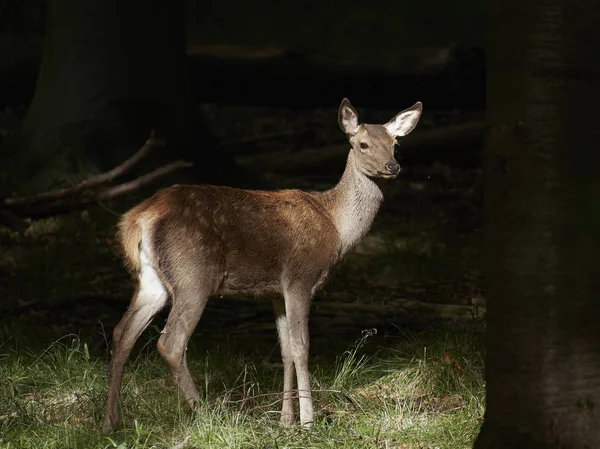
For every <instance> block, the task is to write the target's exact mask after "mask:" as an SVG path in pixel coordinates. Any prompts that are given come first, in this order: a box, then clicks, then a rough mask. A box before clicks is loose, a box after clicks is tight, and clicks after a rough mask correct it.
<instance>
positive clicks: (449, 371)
mask: <svg viewBox="0 0 600 449" xmlns="http://www.w3.org/2000/svg"><path fill="white" fill-rule="evenodd" d="M371 336H372V331H365V332H363V336H362V337H361V338H360V339H359V340H358V341H357V342H356V343H355V344H354V345H352V346H351V347H350V348H349V349H348V350H347V351H345V352H344V353H343V354H342V355H341V356H340V357H338V358H337V359H336V360H335V361H334V362H333V363H332V362H331V361H325V360H316V361H315V363H313V365H312V370H311V371H312V373H313V378H312V386H313V389H314V391H315V393H314V394H315V405H316V410H317V415H316V419H317V422H316V426H315V427H314V428H313V429H310V430H306V429H302V428H300V427H299V426H292V427H290V428H284V427H282V426H280V425H279V423H278V417H279V414H278V411H279V407H280V399H281V398H280V394H279V392H280V388H281V371H282V369H281V367H280V366H279V364H270V363H267V362H266V361H264V357H263V354H259V353H254V354H248V352H240V351H239V349H238V348H236V347H234V346H232V345H231V344H228V343H225V344H224V345H222V346H217V347H216V348H215V347H213V349H212V350H210V352H209V351H203V350H201V349H200V348H199V347H198V346H199V345H197V344H193V345H191V347H190V351H189V353H190V355H189V360H190V367H191V371H192V373H193V375H194V376H195V378H196V381H197V382H198V384H199V386H200V387H201V391H202V393H201V395H202V397H201V402H200V406H199V408H198V410H197V411H196V412H195V413H192V412H190V411H189V410H188V408H187V406H186V405H185V404H184V403H183V402H182V401H181V399H180V398H179V397H178V395H177V393H176V390H175V387H174V385H173V383H172V382H171V380H170V378H169V376H168V373H167V368H166V367H165V364H164V363H163V362H162V360H160V358H159V357H158V355H156V351H155V350H154V343H155V340H156V338H157V337H158V331H157V330H156V329H155V330H153V333H152V337H151V338H149V339H147V340H146V341H147V343H146V344H145V345H144V347H143V348H141V350H140V351H139V352H137V353H136V354H135V355H133V356H132V358H131V362H130V363H129V364H128V365H127V367H126V374H125V379H124V387H123V396H122V407H123V414H124V426H123V428H122V429H121V430H120V431H118V432H117V433H115V434H113V435H111V436H105V435H102V434H101V433H100V431H99V428H98V423H99V422H100V419H101V415H102V411H103V410H102V409H103V404H104V400H105V395H106V385H107V379H106V370H107V363H106V360H105V356H104V355H101V356H99V355H98V354H93V353H90V350H89V348H88V345H87V344H86V343H85V342H83V341H80V340H79V339H78V338H77V337H75V336H70V335H68V336H65V337H64V338H62V339H61V340H59V341H57V342H55V343H54V344H52V345H51V346H50V347H48V348H47V349H45V350H44V351H40V352H27V351H23V350H22V349H20V348H19V342H18V341H15V340H14V339H12V338H11V337H9V336H7V335H6V336H4V337H3V338H2V340H1V342H2V343H1V354H2V355H1V359H0V377H1V378H2V379H4V381H3V382H2V384H1V387H0V388H1V391H0V397H1V398H2V402H1V404H0V435H1V439H0V441H1V443H0V447H2V448H29V447H31V448H34V447H35V448H55V447H56V448H59V447H69V448H89V447H102V448H122V449H125V448H150V447H157V448H161V447H164V448H170V447H173V446H174V445H175V444H176V443H177V442H179V441H182V440H183V439H184V438H185V437H186V436H190V440H189V443H188V446H186V447H199V448H283V447H287V448H292V447H294V448H296V447H307V448H308V447H310V448H313V447H314V448H320V447H344V448H354V447H356V448H363V447H364V448H367V447H368V448H466V447H470V445H471V444H472V441H473V440H474V438H475V436H476V434H477V431H478V429H479V426H480V424H481V420H482V417H483V410H484V399H483V398H484V383H483V368H482V365H483V363H482V355H483V354H482V344H481V342H480V341H479V337H476V336H474V335H472V334H471V333H469V332H467V331H451V330H446V331H440V332H431V333H426V334H405V335H404V336H403V337H402V338H400V339H399V340H398V341H397V342H396V344H394V345H392V346H391V347H388V348H385V349H381V348H379V349H378V348H375V347H374V345H373V344H371V343H370V342H369V340H370V337H371Z"/></svg>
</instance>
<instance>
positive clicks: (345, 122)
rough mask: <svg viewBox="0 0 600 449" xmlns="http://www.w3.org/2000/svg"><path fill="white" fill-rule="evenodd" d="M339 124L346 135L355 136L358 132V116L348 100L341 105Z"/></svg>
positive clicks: (345, 99) (344, 100)
mask: <svg viewBox="0 0 600 449" xmlns="http://www.w3.org/2000/svg"><path fill="white" fill-rule="evenodd" d="M338 123H339V124H340V128H342V131H344V132H345V133H346V134H349V135H351V136H353V135H355V134H356V133H357V132H358V114H357V113H356V110H355V109H354V108H353V107H352V105H351V104H350V101H348V99H347V98H344V99H343V100H342V104H340V109H339V111H338Z"/></svg>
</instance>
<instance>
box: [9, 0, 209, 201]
mask: <svg viewBox="0 0 600 449" xmlns="http://www.w3.org/2000/svg"><path fill="white" fill-rule="evenodd" d="M183 12H184V8H183V2H182V1H172V2H150V3H149V2H145V1H143V0H128V1H121V0H103V1H91V2H89V1H86V2H82V1H80V0H51V1H50V3H49V6H48V23H47V27H46V37H45V42H44V52H43V58H42V64H41V68H40V73H39V76H38V82H37V86H36V90H35V94H34V98H33V100H32V103H31V105H30V106H29V109H28V111H27V114H26V117H25V119H24V122H23V125H22V129H21V133H20V142H19V145H20V146H21V148H23V151H16V152H15V153H17V154H13V155H12V156H13V157H14V159H15V160H14V161H13V162H14V163H13V164H12V165H13V166H14V167H16V168H17V169H19V168H21V170H18V176H17V177H16V179H18V180H20V181H27V180H29V182H28V187H29V189H30V190H40V189H43V188H47V187H48V186H50V185H51V184H53V183H55V182H56V181H58V180H59V178H61V177H63V178H64V177H65V174H68V173H73V172H77V171H80V170H81V169H82V168H83V169H84V170H85V169H86V168H90V167H85V165H84V166H83V167H82V162H84V163H88V162H91V163H92V164H91V165H92V168H96V167H97V168H99V169H102V170H105V169H107V168H109V167H112V166H114V165H116V164H118V163H119V162H120V161H122V160H124V159H125V158H126V157H128V156H129V155H131V154H132V153H133V152H134V151H135V150H136V149H137V148H139V147H140V145H141V144H142V143H143V142H144V141H145V140H146V139H147V138H148V136H149V133H150V131H151V130H152V129H156V130H157V133H158V134H159V135H160V136H161V137H164V138H165V140H166V141H167V148H168V153H171V154H167V152H164V153H163V154H156V155H154V162H155V163H156V162H159V161H160V162H163V163H164V162H165V160H166V159H172V158H173V155H172V153H173V151H176V152H177V153H179V155H183V156H184V157H188V156H189V157H191V158H192V159H195V161H196V162H201V163H200V164H196V165H197V166H198V168H202V167H207V166H208V167H211V169H210V170H205V171H204V173H203V174H204V175H209V174H211V173H215V170H214V165H215V164H214V163H213V159H216V158H214V157H212V156H213V155H214V154H215V153H216V152H214V153H213V152H209V151H205V150H208V149H211V148H210V147H211V146H213V145H215V142H214V141H212V140H211V138H210V135H209V133H207V132H206V130H205V129H203V128H202V126H201V124H198V123H194V119H195V115H196V114H195V110H194V105H193V104H191V102H189V95H188V92H189V90H188V85H187V79H186V78H187V71H186V57H185V46H186V42H185V30H184V15H183ZM194 128H196V129H195V130H194V132H192V130H193V129H194ZM198 135H200V139H198V137H197V136H198ZM197 140H201V141H202V143H203V147H204V148H203V149H202V150H200V151H199V150H198V149H196V150H195V151H189V149H190V148H192V147H193V146H194V144H195V143H198V142H197ZM206 147H208V148H206ZM209 156H210V157H209Z"/></svg>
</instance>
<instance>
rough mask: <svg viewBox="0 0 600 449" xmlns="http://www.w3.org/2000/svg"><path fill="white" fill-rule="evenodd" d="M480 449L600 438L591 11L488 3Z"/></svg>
mask: <svg viewBox="0 0 600 449" xmlns="http://www.w3.org/2000/svg"><path fill="white" fill-rule="evenodd" d="M491 3H492V8H491V28H490V41H489V45H488V54H489V59H488V84H487V86H488V97H487V105H488V121H489V131H488V132H489V134H488V140H487V150H486V153H487V154H486V181H485V182H486V189H485V195H486V196H485V214H486V224H485V226H486V230H485V249H486V253H487V256H486V260H487V267H486V270H487V274H486V278H487V284H488V340H487V353H488V358H487V364H486V376H487V410H486V413H485V419H484V424H483V427H482V429H481V433H480V435H479V438H478V439H477V441H476V443H475V448H481V449H483V448H486V449H489V448H494V449H497V448H498V449H499V448H511V449H514V448H525V447H527V448H559V447H560V448H563V449H566V448H595V447H600V426H599V425H598V423H599V421H600V330H599V329H600V327H599V323H600V307H598V299H599V298H598V295H599V294H600V276H599V273H598V270H599V268H600V251H599V248H600V234H599V231H598V230H599V229H600V214H599V212H598V211H599V210H600V201H599V199H598V198H600V195H599V193H600V176H599V172H600V153H599V152H598V148H597V147H598V131H597V129H598V128H597V126H598V124H597V108H598V104H600V58H598V50H599V48H600V39H599V35H598V30H599V29H600V10H599V9H598V3H597V2H595V1H592V0H532V1H529V2H522V1H517V0H492V2H491Z"/></svg>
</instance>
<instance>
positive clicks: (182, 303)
mask: <svg viewBox="0 0 600 449" xmlns="http://www.w3.org/2000/svg"><path fill="white" fill-rule="evenodd" d="M173 296H174V297H173V306H172V308H171V312H170V313H169V317H168V318H167V323H166V325H165V328H164V329H163V331H162V335H161V336H160V338H159V339H158V344H157V347H158V352H160V355H161V356H162V358H163V359H164V360H165V362H167V365H168V366H169V368H170V369H171V373H172V375H173V380H174V381H175V384H176V385H177V387H178V388H179V391H180V392H181V394H182V395H183V397H184V399H185V401H186V402H187V403H188V404H189V406H190V407H192V408H194V406H195V404H196V401H197V400H198V389H197V388H196V385H195V384H194V380H193V379H192V376H191V374H190V370H189V368H188V365H187V358H186V351H187V344H188V341H189V339H190V337H191V336H192V333H193V332H194V329H195V328H196V325H197V324H198V321H200V317H201V316H202V312H203V311H204V307H205V306H206V302H207V301H208V297H209V294H208V292H203V291H201V290H200V289H177V288H176V289H175V291H174V295H173Z"/></svg>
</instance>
